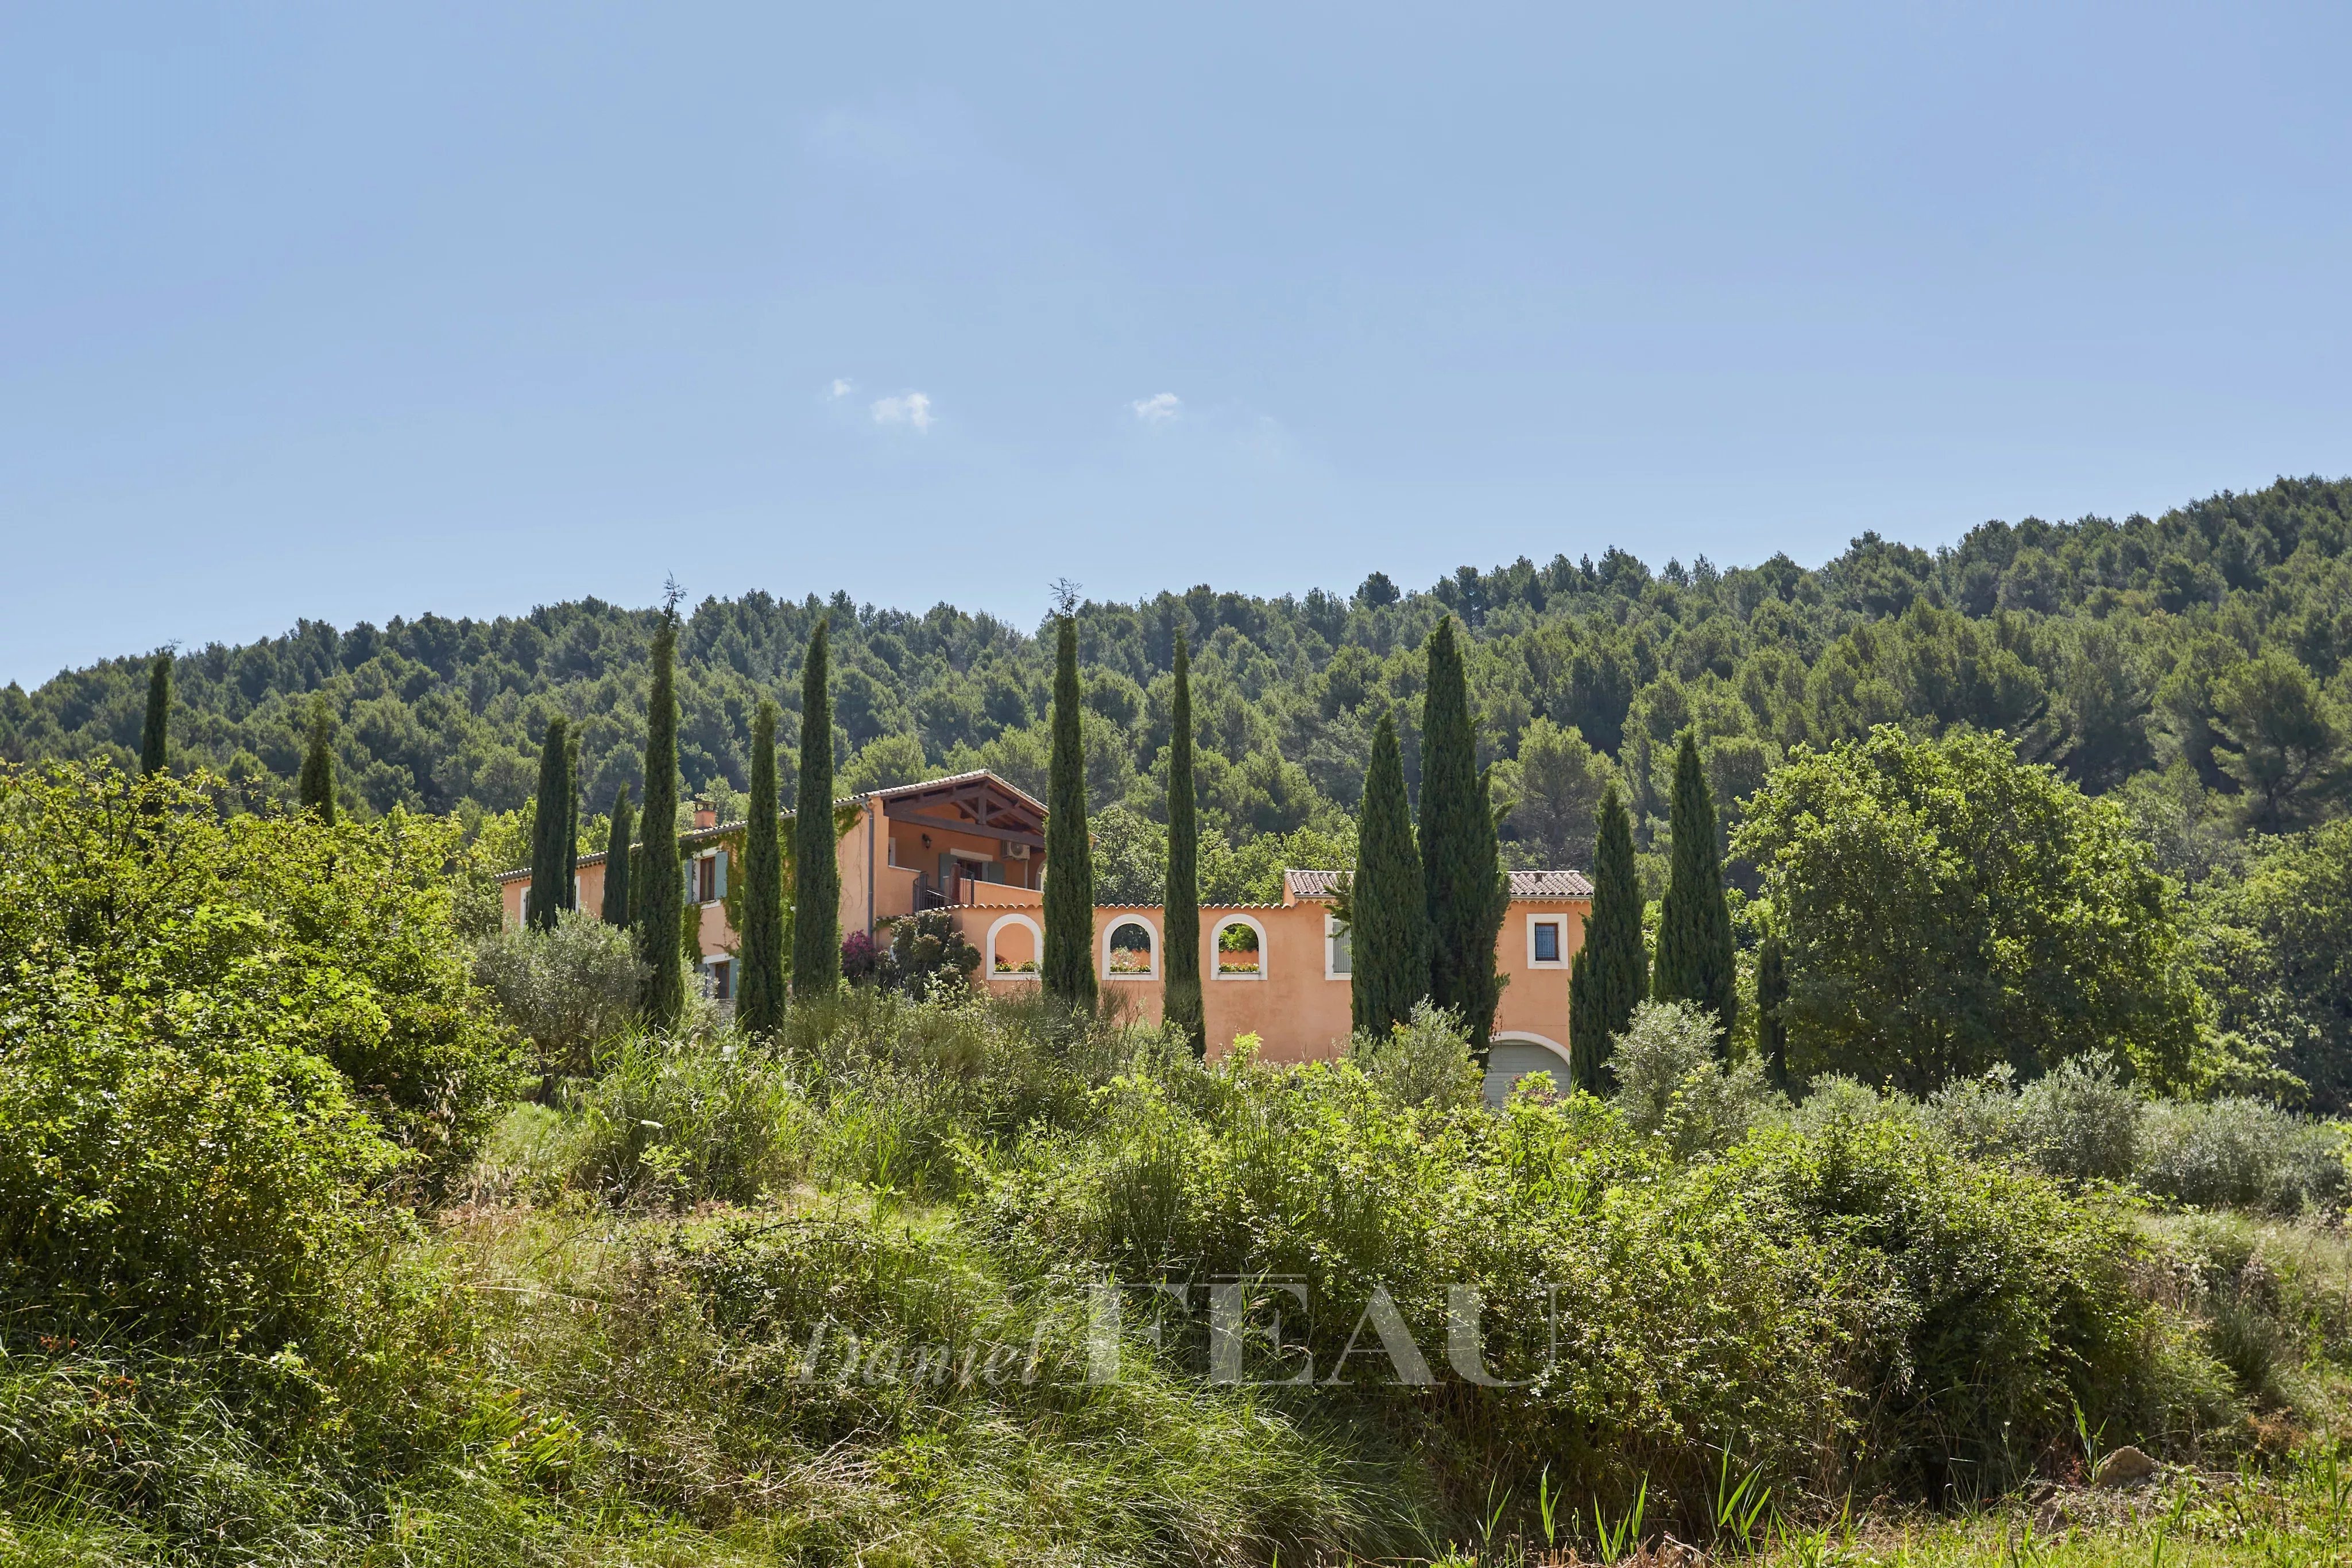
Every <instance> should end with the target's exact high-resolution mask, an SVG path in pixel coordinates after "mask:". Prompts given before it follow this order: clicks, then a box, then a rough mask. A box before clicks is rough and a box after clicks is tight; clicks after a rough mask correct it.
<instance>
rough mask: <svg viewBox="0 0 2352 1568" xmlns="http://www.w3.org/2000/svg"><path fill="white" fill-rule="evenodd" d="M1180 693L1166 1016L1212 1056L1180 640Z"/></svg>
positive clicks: (1165, 941)
mask: <svg viewBox="0 0 2352 1568" xmlns="http://www.w3.org/2000/svg"><path fill="white" fill-rule="evenodd" d="M1175 675H1176V691H1175V695H1174V699H1173V701H1172V702H1171V705H1170V709H1169V717H1170V731H1169V737H1168V891H1167V894H1166V897H1165V903H1164V904H1163V906H1162V908H1161V911H1160V915H1161V920H1162V923H1163V924H1164V925H1166V926H1167V930H1166V932H1165V933H1164V934H1163V935H1162V936H1161V937H1160V941H1161V943H1162V945H1163V946H1165V948H1166V949H1167V951H1166V953H1165V954H1164V955H1163V958H1164V962H1165V968H1164V971H1163V972H1164V973H1165V974H1166V975H1167V977H1168V982H1167V986H1166V988H1165V989H1164V991H1163V993H1162V994H1163V996H1164V997H1165V998H1166V1000H1165V1001H1164V1003H1163V1004H1162V1015H1161V1016H1163V1017H1164V1018H1165V1019H1167V1020H1168V1022H1170V1023H1171V1024H1172V1025H1174V1026H1175V1027H1176V1028H1178V1029H1181V1030H1183V1031H1184V1036H1185V1038H1186V1039H1187V1040H1191V1041H1192V1054H1193V1055H1194V1056H1195V1057H1202V1056H1205V1055H1207V1054H1208V1049H1209V1036H1208V1030H1207V1027H1206V1021H1205V1018H1204V1015H1203V1013H1202V998H1201V874H1200V871H1201V859H1200V857H1201V829H1200V823H1199V821H1197V819H1196V818H1195V817H1194V814H1193V805H1192V656H1191V654H1190V653H1187V652H1186V651H1185V647H1184V635H1183V633H1182V632H1178V633H1177V634H1176V670H1175Z"/></svg>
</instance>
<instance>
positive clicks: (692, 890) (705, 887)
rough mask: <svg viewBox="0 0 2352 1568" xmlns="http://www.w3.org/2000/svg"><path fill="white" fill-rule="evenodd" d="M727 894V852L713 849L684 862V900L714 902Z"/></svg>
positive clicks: (692, 902)
mask: <svg viewBox="0 0 2352 1568" xmlns="http://www.w3.org/2000/svg"><path fill="white" fill-rule="evenodd" d="M726 896H727V852H726V851H725V850H713V851H711V852H710V853H709V854H707V855H696V856H695V857H694V858H693V859H691V860H689V861H688V862H686V901H687V902H688V904H716V903H718V902H719V900H720V899H722V898H724V897H726Z"/></svg>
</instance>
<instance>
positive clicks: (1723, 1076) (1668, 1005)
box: [1609, 1002, 1780, 1159]
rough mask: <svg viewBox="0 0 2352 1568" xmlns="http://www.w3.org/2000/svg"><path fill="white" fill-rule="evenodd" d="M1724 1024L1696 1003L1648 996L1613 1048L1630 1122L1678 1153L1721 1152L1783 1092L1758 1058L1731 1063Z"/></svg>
mask: <svg viewBox="0 0 2352 1568" xmlns="http://www.w3.org/2000/svg"><path fill="white" fill-rule="evenodd" d="M1721 1038H1722V1030H1721V1029H1720V1027H1719V1026H1718V1025H1717V1023H1716V1021H1715V1020H1714V1019H1713V1018H1712V1017H1710V1016H1709V1015H1708V1014H1707V1012H1706V1009H1703V1008H1700V1007H1699V1006H1697V1005H1696V1004H1695V1003H1691V1002H1643V1003H1640V1004H1638V1005H1637V1006H1636V1007H1635V1008H1634V1009H1633V1022H1632V1023H1631V1024H1630V1025H1629V1026H1627V1028H1626V1030H1625V1032H1624V1033H1623V1034H1621V1035H1619V1036H1618V1037H1617V1038H1616V1040H1614V1041H1613V1042H1612V1045H1611V1047H1610V1057H1609V1063H1610V1066H1611V1068H1612V1070H1613V1071H1615V1073H1616V1077H1617V1106H1618V1109H1619V1110H1621V1111H1622V1112H1623V1113H1624V1115H1625V1120H1626V1122H1627V1123H1628V1124H1630V1125H1632V1126H1633V1127H1636V1128H1638V1129H1640V1130H1641V1131H1643V1132H1644V1133H1650V1134H1655V1135H1657V1136H1659V1137H1662V1138H1664V1140H1665V1141H1666V1143H1667V1144H1668V1145H1670V1146H1671V1147H1672V1148H1673V1149H1674V1150H1675V1153H1676V1154H1677V1155H1681V1156H1683V1157H1684V1158H1685V1159H1687V1158H1689V1157H1690V1156H1691V1155H1697V1154H1707V1153H1717V1152H1720V1151H1722V1150H1724V1149H1727V1148H1729V1147H1730V1146H1731V1145H1734V1144H1736V1143H1738V1141H1739V1140H1740V1139H1741V1138H1744V1137H1746V1136H1747V1135H1748V1129H1749V1128H1751V1127H1753V1126H1755V1125H1756V1124H1758V1123H1759V1122H1760V1121H1762V1120H1763V1119H1764V1118H1765V1117H1766V1116H1767V1115H1769V1113H1771V1112H1772V1111H1773V1110H1774V1109H1775V1108H1776V1107H1777V1106H1778V1105H1779V1104H1780V1096H1779V1095H1778V1094H1777V1093H1775V1092H1773V1090H1772V1087H1771V1084H1770V1083H1769V1082H1768V1081H1767V1080H1766V1078H1765V1075H1764V1067H1763V1064H1762V1063H1761V1062H1759V1061H1755V1060H1754V1059H1752V1058H1748V1059H1745V1060H1742V1061H1736V1062H1728V1063H1727V1062H1725V1061H1723V1060H1722V1058H1721V1054H1720V1050H1719V1041H1720V1040H1721Z"/></svg>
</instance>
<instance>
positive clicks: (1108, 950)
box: [1103, 915, 1160, 980]
mask: <svg viewBox="0 0 2352 1568" xmlns="http://www.w3.org/2000/svg"><path fill="white" fill-rule="evenodd" d="M1103 977H1105V978H1106V979H1112V980H1154V979H1158V978H1159V977H1160V936H1159V933H1157V932H1155V931H1153V930H1152V928H1151V923H1150V921H1148V920H1145V919H1143V918H1142V917H1141V916H1139V915H1128V916H1122V917H1120V918H1118V919H1116V920H1113V921H1112V922H1111V923H1110V929H1109V930H1108V931H1106V932H1105V933H1103Z"/></svg>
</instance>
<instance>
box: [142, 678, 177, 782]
mask: <svg viewBox="0 0 2352 1568" xmlns="http://www.w3.org/2000/svg"><path fill="white" fill-rule="evenodd" d="M171 749H172V655H171V654H169V653H158V654H156V655H155V663H154V665H153V667H152V668H151V669H150V670H149V671H148V673H147V723H146V725H145V727H142V729H141V730H140V732H139V772H140V775H141V776H142V778H152V777H153V776H154V775H155V774H158V773H161V772H163V769H164V768H166V767H168V766H169V765H170V763H171V760H172V758H171Z"/></svg>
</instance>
